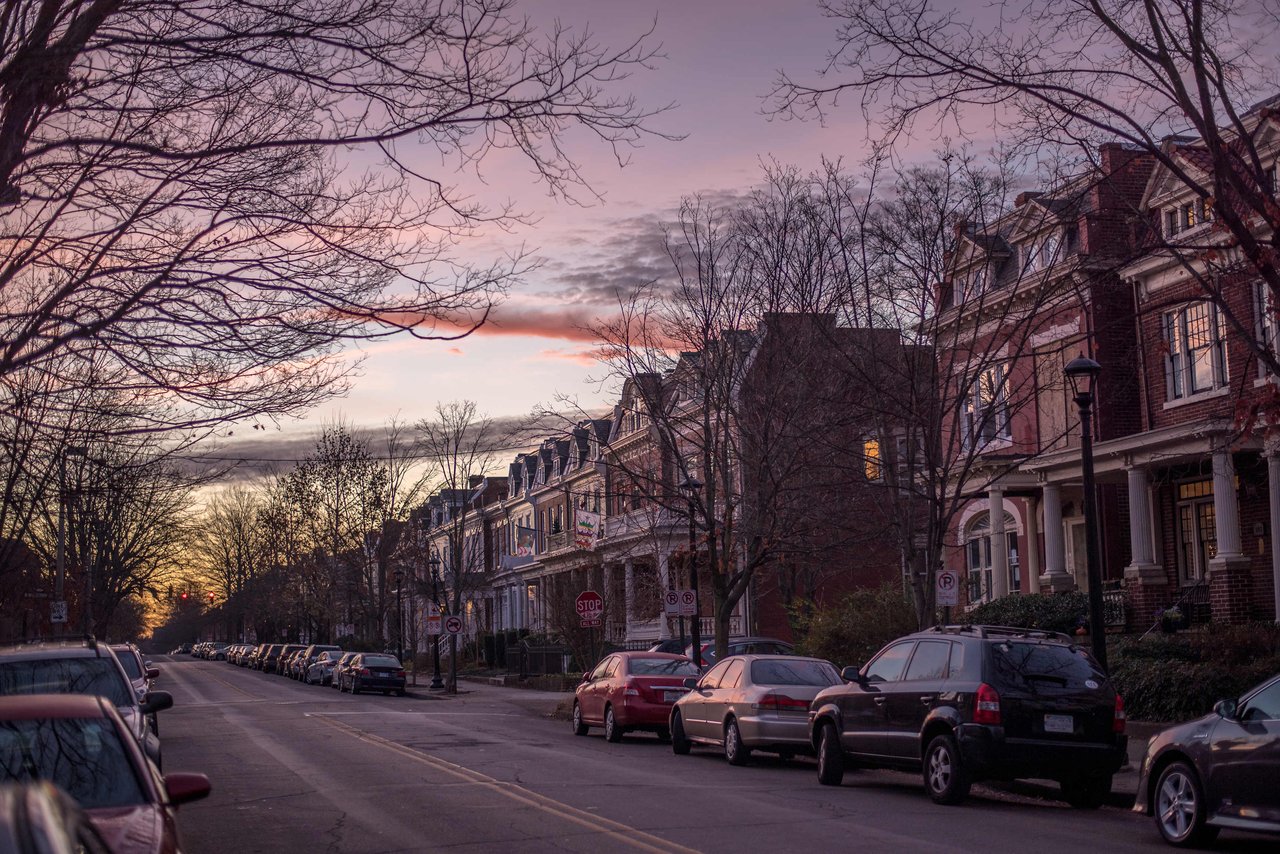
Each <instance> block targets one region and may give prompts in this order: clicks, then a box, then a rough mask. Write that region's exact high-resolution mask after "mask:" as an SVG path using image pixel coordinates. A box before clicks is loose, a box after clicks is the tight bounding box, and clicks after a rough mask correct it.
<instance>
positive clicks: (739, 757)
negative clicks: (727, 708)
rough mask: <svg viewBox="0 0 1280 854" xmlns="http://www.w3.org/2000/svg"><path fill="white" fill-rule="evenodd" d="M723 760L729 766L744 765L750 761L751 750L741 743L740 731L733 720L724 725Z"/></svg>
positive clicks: (730, 719)
mask: <svg viewBox="0 0 1280 854" xmlns="http://www.w3.org/2000/svg"><path fill="white" fill-rule="evenodd" d="M724 758H725V759H727V760H729V764H730V765H746V764H747V763H748V762H750V761H751V748H749V747H747V746H746V745H745V744H743V743H742V730H740V729H738V722H737V721H736V720H735V719H733V718H729V722H728V723H726V724H725V725H724Z"/></svg>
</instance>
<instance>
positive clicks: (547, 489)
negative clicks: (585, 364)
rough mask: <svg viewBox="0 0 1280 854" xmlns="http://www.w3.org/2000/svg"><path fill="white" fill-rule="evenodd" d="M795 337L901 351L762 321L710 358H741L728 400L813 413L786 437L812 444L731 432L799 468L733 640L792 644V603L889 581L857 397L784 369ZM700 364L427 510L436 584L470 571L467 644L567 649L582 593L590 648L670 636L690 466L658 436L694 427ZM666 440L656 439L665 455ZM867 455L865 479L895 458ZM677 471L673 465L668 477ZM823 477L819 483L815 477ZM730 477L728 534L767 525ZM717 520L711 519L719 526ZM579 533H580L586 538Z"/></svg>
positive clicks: (630, 387)
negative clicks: (758, 388) (735, 393)
mask: <svg viewBox="0 0 1280 854" xmlns="http://www.w3.org/2000/svg"><path fill="white" fill-rule="evenodd" d="M803 330H808V333H807V334H808V335H809V336H810V338H811V339H812V341H813V343H814V347H813V348H811V351H817V350H818V349H820V347H829V346H846V345H845V344H843V343H842V342H847V341H849V340H853V339H858V340H862V339H866V338H867V336H872V337H873V338H874V339H875V341H874V343H872V342H871V341H870V339H867V340H864V341H863V343H862V345H861V346H863V347H864V348H865V349H866V350H867V352H870V351H872V350H875V349H878V350H879V351H881V352H885V351H886V348H891V347H892V346H895V345H896V344H897V341H898V338H897V336H896V335H895V336H888V337H886V336H885V335H883V334H880V333H870V332H868V331H867V330H845V329H838V328H837V327H836V325H835V321H834V318H833V317H831V316H825V315H794V316H777V315H773V316H769V317H768V318H766V320H765V321H762V323H761V324H760V326H759V328H757V329H755V330H752V331H750V332H732V333H730V334H728V335H726V336H724V338H723V340H722V341H721V342H719V345H720V346H733V347H739V348H742V351H743V353H744V355H745V358H744V359H743V360H742V362H741V365H742V377H743V379H742V381H741V382H740V383H739V388H740V389H741V390H740V392H739V394H740V395H742V396H745V397H747V398H750V397H751V395H752V389H753V387H754V385H759V384H761V383H763V382H765V380H766V378H769V379H770V381H774V380H776V379H777V376H776V375H777V374H778V373H780V372H781V373H783V374H784V376H785V380H786V382H785V384H784V385H785V386H786V387H788V388H789V389H790V391H789V392H788V394H790V395H792V396H793V397H794V398H795V400H804V401H806V405H807V406H808V407H809V408H808V410H806V414H805V417H804V418H803V419H797V420H795V421H794V422H792V421H788V422H787V423H788V424H790V423H800V422H801V421H803V423H805V424H807V425H809V427H810V428H811V429H810V430H809V431H808V432H806V433H805V434H804V435H803V436H800V435H797V436H794V437H791V439H789V440H787V441H782V439H783V438H785V437H784V433H785V430H783V429H781V428H779V426H778V424H779V421H780V419H779V418H777V417H775V416H774V415H773V414H772V413H771V411H769V410H767V409H766V408H765V406H764V404H763V403H760V404H758V405H757V404H756V403H754V402H749V403H746V404H743V407H742V411H743V412H750V413H752V418H751V419H749V423H748V419H746V418H745V417H744V418H743V420H742V423H743V424H744V425H745V426H744V427H743V429H744V430H747V431H748V432H750V433H751V437H749V438H744V439H743V441H745V442H746V444H747V445H750V442H751V441H763V440H764V439H763V438H762V437H765V438H767V439H768V440H769V441H770V442H772V443H773V444H772V445H771V447H774V448H778V447H789V448H795V447H798V446H799V445H800V444H801V443H803V445H804V450H803V453H797V454H794V457H795V459H794V460H792V463H793V466H794V465H800V466H801V467H799V468H794V467H793V469H792V471H793V474H792V475H789V478H790V480H791V481H792V482H794V484H795V486H794V493H795V498H796V500H795V501H787V502H783V501H780V500H775V504H776V505H777V506H782V507H786V508H788V509H789V508H791V507H792V506H793V505H794V506H803V507H805V508H806V510H805V513H804V514H791V515H787V516H786V519H785V521H786V522H787V524H788V525H789V527H786V528H785V529H784V527H783V525H782V523H781V521H779V519H778V518H777V517H778V516H781V515H785V514H780V513H779V512H778V511H777V509H776V507H774V509H773V510H772V511H771V512H773V514H774V515H773V516H771V517H770V518H769V520H768V524H769V525H770V526H771V527H770V528H769V530H770V536H771V542H772V543H776V545H774V546H773V547H772V549H771V550H770V551H768V553H767V557H766V559H765V564H764V565H762V566H761V567H760V568H759V569H758V570H757V571H756V572H755V573H754V574H753V581H752V584H751V588H750V590H749V592H748V594H747V595H745V596H743V597H742V598H741V600H740V601H739V602H738V603H737V605H736V606H735V607H734V608H733V612H732V614H730V615H729V619H728V625H729V632H730V635H731V636H743V635H749V634H766V635H769V636H781V637H783V638H789V637H790V632H791V629H790V625H789V620H788V608H787V606H788V605H789V604H791V602H792V601H793V600H795V599H796V597H801V598H803V599H805V601H823V600H826V599H830V598H831V597H834V596H838V595H839V594H840V593H841V592H842V591H845V590H848V589H850V588H852V587H856V586H864V585H878V584H880V583H882V582H884V581H886V580H891V579H899V578H900V577H901V576H900V564H899V559H898V557H897V554H898V552H897V549H896V545H895V544H894V543H893V542H892V540H891V538H889V537H888V536H887V535H886V534H885V531H884V527H883V525H880V524H879V522H878V521H876V520H874V518H873V516H872V514H869V513H867V512H866V508H867V506H868V505H869V504H870V503H871V502H873V501H874V494H875V490H876V489H878V488H881V486H880V485H879V484H876V483H874V482H871V481H872V479H870V478H868V477H867V474H868V472H869V468H868V464H867V462H866V459H865V457H864V452H865V451H866V446H865V443H864V442H863V440H862V439H861V438H860V437H861V435H862V434H861V432H859V431H863V430H864V429H865V428H864V427H863V426H861V425H859V424H857V423H855V422H856V419H854V418H852V417H851V415H850V412H851V408H852V407H851V405H850V401H851V399H852V397H853V396H852V395H850V394H848V393H844V392H841V391H839V390H833V389H830V388H828V389H820V388H818V387H817V386H816V385H814V378H815V377H818V376H820V372H817V371H812V370H803V369H801V368H800V367H799V366H798V365H796V364H795V363H794V359H795V356H794V354H795V353H796V352H799V348H797V347H796V341H797V340H799V337H800V336H801V335H802V334H803V333H802V331H803ZM783 352H785V353H788V354H791V355H790V356H788V357H787V358H788V359H789V360H790V361H787V360H783V359H781V357H780V356H779V353H783ZM701 357H702V354H699V353H684V354H680V355H679V357H678V358H677V359H675V361H674V364H673V365H672V367H671V369H670V370H669V371H667V372H666V373H665V374H662V375H659V374H638V375H636V376H632V377H630V378H628V379H626V381H625V382H624V383H623V385H622V388H621V390H620V395H619V399H618V401H617V403H616V405H615V406H614V407H613V409H612V412H611V414H610V416H609V417H607V418H587V419H583V420H580V421H578V422H576V423H574V424H572V425H571V426H570V427H568V429H566V430H564V431H562V432H560V433H558V434H556V435H553V436H548V437H547V438H545V439H543V440H542V441H541V442H539V443H538V444H537V446H536V447H535V448H533V449H531V450H529V451H526V452H523V453H519V454H517V455H516V456H515V457H514V459H512V460H511V461H510V463H509V465H508V466H507V470H506V474H505V477H497V476H488V477H478V478H474V479H473V483H472V488H471V490H470V491H469V493H468V494H467V495H460V494H457V491H451V490H442V491H441V492H440V493H439V494H437V495H435V496H433V497H432V498H431V499H430V500H429V501H428V502H427V504H426V505H425V507H424V508H423V509H422V510H421V511H420V512H419V514H418V519H417V520H416V522H415V524H418V525H420V526H421V527H422V528H423V530H424V531H425V534H424V536H425V538H426V540H427V541H428V542H429V543H430V547H429V551H430V553H432V554H434V555H437V556H438V557H439V559H440V564H439V565H440V566H441V567H442V568H445V571H444V572H443V573H442V576H441V579H440V583H441V584H442V585H443V586H444V587H445V588H447V589H449V590H452V587H451V584H452V583H453V575H452V571H451V570H449V569H448V568H449V567H454V566H456V565H459V564H460V563H461V564H465V565H466V566H468V567H469V571H468V573H467V576H466V577H467V579H469V580H468V581H467V589H466V590H465V592H464V596H463V597H462V598H463V599H464V600H465V602H466V604H465V606H464V608H463V616H464V622H465V630H464V632H465V634H467V635H474V634H478V633H489V632H499V631H507V630H526V631H528V632H530V633H532V634H535V635H543V634H545V635H550V636H558V635H559V636H563V635H564V634H566V633H567V632H568V631H569V630H571V629H572V628H574V627H575V626H576V624H577V616H576V613H575V612H574V610H573V601H574V598H575V597H576V596H577V594H578V593H579V592H581V591H582V590H585V589H593V590H595V591H597V592H599V593H600V594H601V596H602V597H603V598H604V600H605V614H604V625H603V626H602V632H603V637H604V638H605V639H607V640H608V641H609V642H611V643H613V644H616V645H620V646H631V647H641V646H644V645H648V644H652V643H655V642H657V641H660V640H665V639H667V638H671V637H675V636H677V635H678V634H679V633H680V631H681V628H682V625H681V620H680V619H678V618H675V617H664V616H663V607H662V594H663V592H664V591H666V590H669V589H672V588H681V587H687V586H688V578H689V571H690V567H689V560H690V549H689V541H690V540H689V525H688V515H687V512H686V510H685V506H686V505H685V504H684V499H683V498H682V497H681V496H680V492H679V489H678V484H679V482H680V479H681V477H682V474H681V471H682V469H681V466H680V465H679V464H678V462H683V463H685V468H684V471H689V470H690V466H693V467H695V468H696V466H697V465H698V463H697V462H696V452H695V451H694V450H693V444H692V443H691V442H690V441H687V440H688V438H689V437H688V436H687V435H684V436H682V435H681V431H682V429H683V428H680V427H678V426H677V427H676V428H675V429H674V431H672V429H671V427H670V425H671V424H677V425H680V424H692V423H694V422H696V421H697V420H698V419H697V418H696V415H697V413H698V412H699V411H700V407H702V406H703V405H704V404H703V401H702V400H701V399H700V398H699V396H698V395H697V393H696V392H695V391H694V387H695V385H696V384H695V383H693V382H691V381H690V372H693V371H696V370H697V366H698V360H699V359H700V358H701ZM756 397H758V398H759V400H760V401H768V402H769V403H770V404H771V405H773V406H775V407H776V406H778V404H779V403H780V402H781V400H782V398H780V397H779V395H778V394H776V393H769V394H765V393H763V392H761V393H758V394H757V395H756ZM753 400H754V399H753ZM657 407H662V408H663V417H662V418H661V419H655V418H654V417H653V411H652V410H653V409H655V408H657ZM783 408H784V409H786V407H783ZM790 409H793V410H794V409H795V406H791V407H790ZM823 413H827V414H825V415H824V414H823ZM659 420H661V422H662V423H661V424H659V423H658V422H659ZM663 425H666V429H667V430H668V433H667V434H666V435H665V439H664V434H663V432H662V429H663ZM840 431H844V433H845V434H847V435H844V434H841V433H840ZM842 436H843V437H842ZM850 436H856V437H857V438H856V440H854V439H850V438H849V437H850ZM788 442H789V444H788ZM851 444H852V445H853V446H854V447H855V448H856V450H857V453H856V454H855V455H854V456H853V457H850V456H849V455H848V453H847V451H848V448H849V446H850V445H851ZM872 453H873V454H874V456H875V459H874V461H873V462H874V463H875V465H876V466H879V465H880V464H881V463H882V462H884V463H886V464H887V463H888V462H889V461H890V459H891V457H892V454H891V453H886V454H885V455H884V458H883V460H882V459H881V456H880V451H879V444H878V442H877V443H875V446H874V448H873V450H872ZM774 454H775V457H776V456H779V455H780V452H778V451H774ZM676 455H680V456H682V457H685V459H683V460H682V461H677V460H676V459H675V456H676ZM822 460H826V461H827V464H826V466H825V468H824V467H823V466H822V465H820V464H819V463H820V461H822ZM819 471H827V472H830V475H829V476H827V477H823V476H819V474H818V472H819ZM732 477H733V478H734V480H735V484H736V486H735V493H736V495H737V496H738V498H739V499H740V500H736V501H735V502H734V513H735V514H736V515H735V517H734V518H735V519H740V520H742V524H757V525H760V524H763V523H761V522H760V521H759V520H758V519H755V518H754V517H753V515H752V514H754V515H755V516H759V515H761V513H762V510H761V508H759V507H756V506H753V505H752V502H751V499H750V496H751V495H760V494H762V492H763V488H762V486H761V484H759V483H756V482H755V480H754V479H753V478H756V477H758V473H745V474H744V472H742V471H741V470H740V469H739V468H736V467H735V470H734V473H733V475H732ZM748 493H749V494H748ZM801 498H803V500H800V499H801ZM464 507H465V510H464V509H463V508H464ZM724 512H725V509H724V507H723V506H721V507H720V508H719V510H718V514H720V515H723V514H724ZM815 520H816V521H815ZM584 521H586V522H587V523H588V528H589V529H590V530H587V529H584V528H583V527H582V523H583V522H584ZM819 523H820V524H819ZM593 531H594V533H592V532H593ZM458 543H467V544H469V545H467V546H465V549H466V554H465V560H462V561H459V560H458V559H457V558H453V557H451V554H452V552H451V550H453V549H457V548H459V546H458V545H457V544H458ZM705 548H706V546H705V541H700V545H699V549H700V550H701V551H700V555H699V561H698V565H699V567H700V570H701V571H700V575H699V578H700V584H699V587H700V592H701V602H700V613H701V614H702V615H703V616H702V623H701V626H700V630H701V632H702V635H703V637H704V638H711V637H714V627H713V620H712V617H711V616H709V615H710V614H711V613H712V608H713V597H712V595H711V582H712V580H711V578H710V576H709V575H708V570H707V567H706V561H707V558H706V553H705ZM806 555H807V556H806ZM735 559H737V558H735ZM742 559H744V560H745V558H742ZM418 607H419V614H418V615H417V616H416V617H415V619H417V620H419V621H421V620H423V619H424V615H425V609H426V608H427V607H429V606H428V603H427V602H421V603H420V604H419V606H418ZM683 628H684V629H685V630H689V629H691V626H688V625H687V624H686V625H684V626H683Z"/></svg>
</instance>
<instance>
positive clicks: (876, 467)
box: [862, 439, 884, 480]
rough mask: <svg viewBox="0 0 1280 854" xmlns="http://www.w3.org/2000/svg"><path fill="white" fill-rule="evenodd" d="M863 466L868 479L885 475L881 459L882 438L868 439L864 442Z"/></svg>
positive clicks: (876, 478) (877, 478)
mask: <svg viewBox="0 0 1280 854" xmlns="http://www.w3.org/2000/svg"><path fill="white" fill-rule="evenodd" d="M862 467H863V474H865V475H866V478H867V480H880V479H881V478H883V477H884V465H883V463H882V462H881V459H880V440H879V439H866V440H864V441H863V443H862Z"/></svg>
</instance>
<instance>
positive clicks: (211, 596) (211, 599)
mask: <svg viewBox="0 0 1280 854" xmlns="http://www.w3.org/2000/svg"><path fill="white" fill-rule="evenodd" d="M209 601H210V602H212V601H213V594H212V593H210V594H209Z"/></svg>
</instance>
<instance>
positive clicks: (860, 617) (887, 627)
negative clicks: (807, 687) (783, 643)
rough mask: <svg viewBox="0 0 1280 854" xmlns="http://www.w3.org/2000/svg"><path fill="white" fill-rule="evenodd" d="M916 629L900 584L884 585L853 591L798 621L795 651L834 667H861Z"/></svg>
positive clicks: (911, 610)
mask: <svg viewBox="0 0 1280 854" xmlns="http://www.w3.org/2000/svg"><path fill="white" fill-rule="evenodd" d="M918 627H919V624H918V623H917V621H916V612H915V608H914V607H913V606H912V604H911V601H910V600H909V599H908V598H907V597H906V595H905V594H904V593H903V590H902V585H901V584H895V583H887V584H884V585H882V586H880V587H877V588H873V589H864V590H856V591H854V592H853V593H850V594H849V595H848V596H846V597H845V598H844V599H842V600H840V602H839V603H837V604H836V605H833V606H830V607H827V608H822V609H819V610H817V611H815V612H814V613H813V614H812V615H810V616H808V617H806V618H804V619H803V620H801V624H800V626H799V627H798V628H799V631H798V632H797V637H798V638H799V640H798V641H797V643H796V652H798V653H800V654H801V655H812V656H816V657H817V658H825V659H827V660H829V661H832V662H834V663H835V664H836V666H838V667H843V666H846V665H850V664H857V665H861V664H863V663H865V662H866V661H867V659H869V658H871V656H873V655H875V654H876V653H877V652H879V651H880V648H881V647H883V646H884V645H885V644H887V643H888V642H889V641H891V640H894V639H895V638H900V637H902V636H903V635H906V634H910V633H911V632H914V631H916V629H917V628H918Z"/></svg>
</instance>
